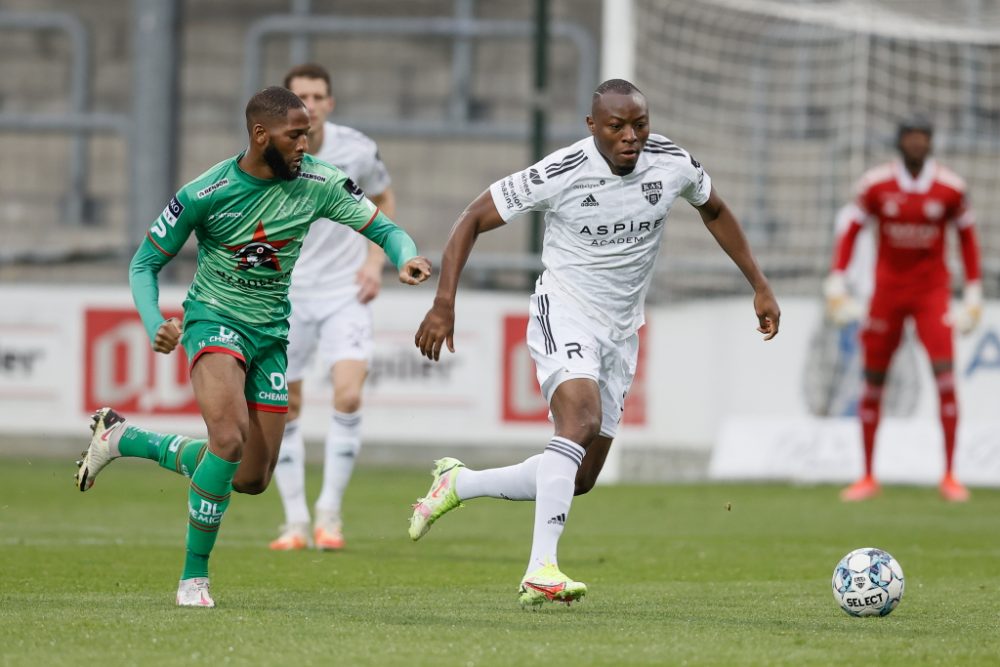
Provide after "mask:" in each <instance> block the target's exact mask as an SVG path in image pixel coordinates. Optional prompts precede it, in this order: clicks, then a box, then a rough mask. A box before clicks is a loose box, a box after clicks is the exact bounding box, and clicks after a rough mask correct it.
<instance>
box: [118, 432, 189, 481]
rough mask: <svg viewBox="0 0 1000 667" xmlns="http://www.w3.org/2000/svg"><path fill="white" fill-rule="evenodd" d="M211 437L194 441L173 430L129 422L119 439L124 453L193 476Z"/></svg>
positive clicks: (119, 448) (119, 445)
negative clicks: (154, 430)
mask: <svg viewBox="0 0 1000 667" xmlns="http://www.w3.org/2000/svg"><path fill="white" fill-rule="evenodd" d="M207 444H208V440H194V439H192V438H186V437H184V436H183V435H174V434H172V433H154V432H153V431H146V430H144V429H141V428H139V427H137V426H132V425H131V424H128V425H126V426H125V430H124V431H122V435H121V438H120V439H119V440H118V451H119V452H120V453H121V455H122V456H136V457H139V458H144V459H151V460H153V461H157V462H158V463H159V464H160V465H161V466H162V467H164V468H166V469H167V470H172V471H173V472H176V473H179V474H181V475H184V476H185V477H190V476H191V475H192V474H193V473H194V470H195V468H197V467H198V464H199V463H200V462H201V458H202V456H203V455H204V454H205V446H206V445H207Z"/></svg>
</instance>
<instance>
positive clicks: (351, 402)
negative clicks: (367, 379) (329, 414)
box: [333, 390, 361, 414]
mask: <svg viewBox="0 0 1000 667" xmlns="http://www.w3.org/2000/svg"><path fill="white" fill-rule="evenodd" d="M333 409H334V410H336V411H337V412H342V413H344V414H351V413H354V412H357V411H358V410H360V409H361V392H360V391H358V390H348V391H340V390H338V391H337V393H336V395H335V396H334V398H333Z"/></svg>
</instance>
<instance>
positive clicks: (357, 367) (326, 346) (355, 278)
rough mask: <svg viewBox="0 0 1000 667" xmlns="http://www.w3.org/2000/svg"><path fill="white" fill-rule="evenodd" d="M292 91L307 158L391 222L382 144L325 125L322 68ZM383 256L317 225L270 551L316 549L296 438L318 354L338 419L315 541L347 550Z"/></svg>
mask: <svg viewBox="0 0 1000 667" xmlns="http://www.w3.org/2000/svg"><path fill="white" fill-rule="evenodd" d="M285 86H286V87H287V88H289V89H290V90H291V91H292V92H294V93H295V94H296V95H298V96H299V97H300V98H302V100H303V102H305V104H306V108H307V109H308V111H309V122H310V130H309V152H310V153H312V154H313V155H315V156H316V157H318V158H320V159H321V160H324V161H325V162H329V163H330V164H332V165H335V166H337V167H339V168H340V169H341V170H343V171H344V172H345V173H346V174H347V175H348V176H349V177H350V178H351V179H352V180H353V181H354V182H355V184H356V185H358V186H359V187H360V188H361V189H362V190H364V191H365V193H366V194H367V195H368V196H369V198H370V199H371V200H372V201H373V202H374V203H375V204H376V205H377V206H379V208H380V209H382V210H383V211H384V212H385V213H386V214H387V215H393V214H394V213H395V211H394V208H395V206H394V198H393V194H392V190H391V188H390V180H389V173H388V171H387V170H386V168H385V165H384V164H383V163H382V160H381V158H380V157H379V154H378V149H377V147H376V145H375V142H374V141H372V140H371V139H369V138H368V137H367V136H365V135H364V134H362V133H360V132H358V131H357V130H353V129H351V128H348V127H342V126H339V125H334V124H333V123H330V122H327V121H326V117H327V115H328V114H329V113H330V112H331V111H332V110H333V106H334V99H333V96H332V95H331V94H330V76H329V74H328V73H327V71H326V70H325V69H324V68H322V67H320V66H319V65H313V64H307V65H299V66H297V67H294V68H293V69H292V70H290V71H289V72H288V74H287V75H286V77H285ZM383 262H384V253H383V252H382V250H381V249H380V248H379V247H378V246H376V245H375V244H373V243H370V242H369V241H368V240H367V239H365V238H364V237H363V236H361V235H360V234H357V233H355V232H354V231H353V230H351V229H349V228H347V227H345V226H343V225H313V227H312V228H311V229H310V230H309V233H308V234H307V235H306V238H305V240H304V241H303V244H302V253H301V255H300V256H299V262H298V264H296V266H295V271H294V272H293V274H292V284H291V289H290V290H289V298H290V300H291V302H292V315H291V319H290V321H289V325H290V328H289V333H288V370H287V373H286V376H287V379H288V421H287V423H286V426H285V435H284V439H283V440H282V443H281V454H280V456H279V459H278V464H277V466H276V467H275V471H274V477H275V480H276V482H277V485H278V490H279V492H280V493H281V500H282V504H283V505H284V509H285V525H284V526H283V527H282V533H281V535H280V536H279V537H278V538H277V539H276V540H274V541H273V542H271V545H270V546H271V549H274V550H279V551H286V550H292V549H303V548H305V547H306V546H308V545H309V541H310V531H309V520H310V517H309V509H308V507H307V505H306V493H305V445H304V442H303V438H302V434H301V432H300V430H299V422H298V416H299V413H300V410H301V407H302V379H303V376H304V374H305V372H306V369H307V368H308V366H309V364H310V362H311V360H312V357H313V355H314V353H317V352H318V354H319V357H320V359H321V360H322V361H323V364H324V365H325V366H326V367H327V368H329V369H330V376H331V380H332V383H333V416H332V419H331V422H330V425H329V429H328V431H327V436H326V442H325V447H324V454H325V458H324V465H323V488H322V491H321V492H320V495H319V498H318V499H317V501H316V516H315V519H316V520H315V524H314V526H313V530H312V541H313V544H314V545H315V546H316V548H318V549H321V550H336V549H341V548H343V546H344V538H343V531H342V522H341V514H340V509H341V503H342V501H343V496H344V491H345V489H346V488H347V483H348V482H349V481H350V478H351V473H352V472H353V470H354V462H355V459H356V457H357V454H358V450H359V449H360V447H361V415H360V412H359V409H360V407H361V392H362V388H363V385H364V381H365V377H366V375H367V374H368V364H369V362H370V361H371V358H372V353H373V350H374V340H373V332H372V313H371V305H370V302H371V300H372V299H374V298H375V297H376V296H377V295H378V292H379V289H380V287H381V280H382V278H381V276H382V264H383Z"/></svg>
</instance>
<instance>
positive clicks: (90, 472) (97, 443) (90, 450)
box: [75, 408, 125, 491]
mask: <svg viewBox="0 0 1000 667" xmlns="http://www.w3.org/2000/svg"><path fill="white" fill-rule="evenodd" d="M124 425H125V418H124V417H122V416H121V415H120V414H118V413H117V412H115V411H114V410H112V409H111V408H101V409H100V410H98V411H97V412H95V413H94V414H93V416H92V417H91V424H90V430H91V431H92V432H93V434H94V435H93V436H92V437H91V438H90V446H88V447H87V449H86V451H84V452H82V455H83V458H82V459H81V460H79V461H77V462H76V464H77V466H78V467H77V471H76V477H75V479H76V488H78V489H80V490H81V491H86V490H87V489H89V488H90V487H92V486H93V485H94V479H96V478H97V473H99V472H101V470H102V469H103V468H104V466H106V465H108V464H109V463H111V462H112V461H114V460H115V459H116V458H118V453H117V452H115V451H114V450H113V449H112V446H111V443H110V442H109V440H110V438H111V436H113V435H114V434H115V432H116V431H117V430H119V429H121V428H123V427H124Z"/></svg>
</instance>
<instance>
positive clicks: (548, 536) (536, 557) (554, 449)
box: [527, 436, 587, 572]
mask: <svg viewBox="0 0 1000 667" xmlns="http://www.w3.org/2000/svg"><path fill="white" fill-rule="evenodd" d="M586 453H587V450H585V449H584V448H583V447H581V446H580V445H578V444H576V443H575V442H573V441H572V440H567V439H566V438H561V437H559V436H555V437H553V438H552V439H551V440H550V441H549V444H548V445H547V446H546V447H545V451H544V452H542V458H541V461H539V463H538V481H537V489H538V490H537V491H536V494H535V531H534V534H533V536H532V541H531V557H530V558H529V559H528V570H527V571H528V572H531V571H533V570H535V569H537V568H539V567H541V566H542V565H545V564H547V563H552V564H553V565H557V564H558V560H557V557H556V551H557V550H558V547H559V537H560V536H561V535H562V532H563V528H564V527H565V525H566V520H567V519H568V518H569V506H570V505H571V504H572V503H573V489H574V487H575V485H576V471H577V470H579V469H580V464H581V463H582V462H583V455H584V454H586Z"/></svg>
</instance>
